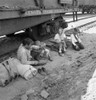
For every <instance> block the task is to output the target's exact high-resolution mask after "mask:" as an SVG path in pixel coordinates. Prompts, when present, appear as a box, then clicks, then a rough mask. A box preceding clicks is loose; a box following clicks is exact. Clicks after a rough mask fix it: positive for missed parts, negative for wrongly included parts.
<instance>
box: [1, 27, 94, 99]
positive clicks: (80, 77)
mask: <svg viewBox="0 0 96 100" xmlns="http://www.w3.org/2000/svg"><path fill="white" fill-rule="evenodd" d="M92 28H93V27H92ZM92 28H91V30H92ZM94 29H95V28H94ZM88 32H89V31H85V32H84V34H82V35H81V39H82V41H83V43H84V47H85V49H84V50H81V51H74V50H73V49H72V47H71V46H70V47H69V48H68V49H67V52H66V53H65V54H64V56H63V57H60V56H59V55H58V53H57V52H56V51H54V50H52V51H51V54H52V57H53V61H52V62H50V61H49V62H48V64H46V65H45V66H44V67H45V68H46V69H47V71H48V73H49V74H48V75H40V74H37V75H36V76H35V77H34V78H33V79H32V80H30V81H26V80H24V79H23V78H21V77H19V78H17V79H16V80H13V81H12V82H11V83H10V84H9V85H7V86H6V87H4V88H1V87H0V100H81V96H82V95H84V94H85V93H86V89H87V83H88V81H89V79H90V78H91V77H92V75H93V72H94V70H95V68H96V34H95V33H94V32H92V31H91V32H92V33H94V34H88ZM30 89H31V90H32V91H31V92H30V93H28V94H26V91H29V90H30ZM43 90H44V91H46V92H47V94H48V96H46V97H45V98H44V97H43V96H42V95H41V92H42V91H43ZM44 95H45V94H44Z"/></svg>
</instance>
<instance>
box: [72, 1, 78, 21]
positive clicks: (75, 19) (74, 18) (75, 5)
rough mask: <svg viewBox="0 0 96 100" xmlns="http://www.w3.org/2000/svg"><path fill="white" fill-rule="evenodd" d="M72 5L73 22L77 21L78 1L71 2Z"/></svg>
mask: <svg viewBox="0 0 96 100" xmlns="http://www.w3.org/2000/svg"><path fill="white" fill-rule="evenodd" d="M72 2H73V4H72V6H73V21H77V20H78V14H77V8H78V1H77V0H72Z"/></svg>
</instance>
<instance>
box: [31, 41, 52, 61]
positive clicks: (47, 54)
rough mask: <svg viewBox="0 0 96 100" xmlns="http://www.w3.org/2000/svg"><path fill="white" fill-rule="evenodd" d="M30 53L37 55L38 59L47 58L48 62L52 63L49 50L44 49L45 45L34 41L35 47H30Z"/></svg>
mask: <svg viewBox="0 0 96 100" xmlns="http://www.w3.org/2000/svg"><path fill="white" fill-rule="evenodd" d="M31 48H32V51H34V52H37V53H38V55H37V56H38V57H45V58H48V60H50V61H52V59H51V55H50V50H49V49H47V48H46V43H44V42H40V41H36V42H35V45H32V47H31Z"/></svg>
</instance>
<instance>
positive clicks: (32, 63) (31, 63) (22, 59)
mask: <svg viewBox="0 0 96 100" xmlns="http://www.w3.org/2000/svg"><path fill="white" fill-rule="evenodd" d="M21 63H22V64H28V65H37V64H38V61H28V60H27V55H26V54H22V57H21Z"/></svg>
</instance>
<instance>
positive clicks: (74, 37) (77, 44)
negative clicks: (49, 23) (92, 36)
mask: <svg viewBox="0 0 96 100" xmlns="http://www.w3.org/2000/svg"><path fill="white" fill-rule="evenodd" d="M73 30H74V31H73V33H72V34H71V41H72V47H73V49H74V50H77V51H79V50H80V49H84V46H83V44H82V42H81V39H80V37H79V31H78V30H77V28H74V29H73Z"/></svg>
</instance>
